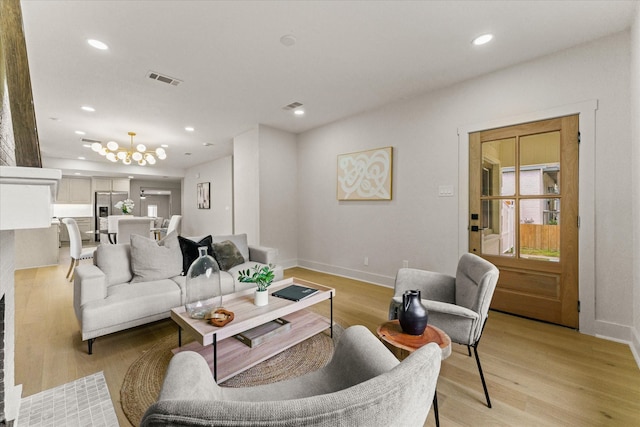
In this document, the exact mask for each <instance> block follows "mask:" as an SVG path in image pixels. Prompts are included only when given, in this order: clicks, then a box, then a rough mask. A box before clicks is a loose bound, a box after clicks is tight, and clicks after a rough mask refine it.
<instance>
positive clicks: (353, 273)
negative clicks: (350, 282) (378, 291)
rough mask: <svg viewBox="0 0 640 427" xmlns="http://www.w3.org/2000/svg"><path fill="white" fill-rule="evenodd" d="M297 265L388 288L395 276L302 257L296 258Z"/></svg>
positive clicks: (391, 286)
mask: <svg viewBox="0 0 640 427" xmlns="http://www.w3.org/2000/svg"><path fill="white" fill-rule="evenodd" d="M298 267H303V268H308V269H309V270H314V271H319V272H321V273H328V274H335V275H336V276H341V277H346V278H348V279H355V280H362V281H363V282H368V283H372V284H374V285H380V286H386V287H388V288H393V285H394V282H395V280H396V278H395V277H389V276H384V275H382V274H375V273H368V272H366V271H360V270H354V269H351V268H344V267H338V266H335V265H329V264H323V263H319V262H315V261H308V260H303V259H298Z"/></svg>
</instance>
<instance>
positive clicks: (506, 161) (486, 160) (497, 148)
mask: <svg viewBox="0 0 640 427" xmlns="http://www.w3.org/2000/svg"><path fill="white" fill-rule="evenodd" d="M515 147H516V139H515V138H508V139H498V140H495V141H489V142H483V143H482V195H483V196H513V195H514V194H515V176H514V167H515V162H516V154H515V153H516V151H515Z"/></svg>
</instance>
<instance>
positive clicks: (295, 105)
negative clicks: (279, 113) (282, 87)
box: [282, 102, 302, 110]
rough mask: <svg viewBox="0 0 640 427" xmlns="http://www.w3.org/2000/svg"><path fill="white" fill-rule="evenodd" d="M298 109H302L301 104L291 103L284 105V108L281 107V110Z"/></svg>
mask: <svg viewBox="0 0 640 427" xmlns="http://www.w3.org/2000/svg"><path fill="white" fill-rule="evenodd" d="M298 107H302V103H301V102H292V103H291V104H289V105H285V106H284V107H282V109H283V110H295V109H296V108H298Z"/></svg>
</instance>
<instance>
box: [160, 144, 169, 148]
mask: <svg viewBox="0 0 640 427" xmlns="http://www.w3.org/2000/svg"><path fill="white" fill-rule="evenodd" d="M161 147H163V148H169V144H162V145H161Z"/></svg>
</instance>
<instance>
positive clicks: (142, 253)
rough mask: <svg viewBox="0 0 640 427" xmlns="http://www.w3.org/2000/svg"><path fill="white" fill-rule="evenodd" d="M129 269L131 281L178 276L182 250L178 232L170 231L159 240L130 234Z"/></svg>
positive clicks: (146, 280)
mask: <svg viewBox="0 0 640 427" xmlns="http://www.w3.org/2000/svg"><path fill="white" fill-rule="evenodd" d="M131 270H132V271H133V280H131V282H132V283H135V282H148V281H151V280H160V279H169V278H171V277H174V276H179V275H180V273H181V272H182V252H181V251H180V243H179V242H178V233H176V232H175V231H172V232H171V233H169V234H167V236H166V237H165V238H164V239H162V240H160V241H159V242H156V241H155V240H153V239H149V238H147V237H144V236H140V235H137V234H132V235H131Z"/></svg>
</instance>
